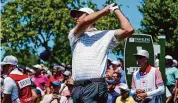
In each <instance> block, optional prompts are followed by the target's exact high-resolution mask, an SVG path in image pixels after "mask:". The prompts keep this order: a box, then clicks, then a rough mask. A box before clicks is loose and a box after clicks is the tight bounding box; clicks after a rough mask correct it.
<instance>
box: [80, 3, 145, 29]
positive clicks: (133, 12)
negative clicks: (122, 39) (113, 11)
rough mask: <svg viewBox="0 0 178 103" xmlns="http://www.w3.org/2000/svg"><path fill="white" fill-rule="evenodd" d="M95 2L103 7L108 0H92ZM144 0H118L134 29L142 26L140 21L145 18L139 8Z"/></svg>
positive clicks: (100, 7)
mask: <svg viewBox="0 0 178 103" xmlns="http://www.w3.org/2000/svg"><path fill="white" fill-rule="evenodd" d="M83 1H87V0H83ZM91 1H92V2H93V3H96V4H97V5H98V7H99V9H102V8H103V7H102V5H103V4H104V3H105V1H106V0H91ZM142 1H143V0H116V3H117V4H121V5H123V6H121V7H120V8H121V10H122V12H123V14H124V15H125V16H126V17H127V18H128V19H129V20H130V22H131V24H132V26H133V27H134V29H139V28H141V26H140V22H141V20H142V19H143V16H142V14H141V13H140V11H139V10H138V8H137V6H141V2H142Z"/></svg>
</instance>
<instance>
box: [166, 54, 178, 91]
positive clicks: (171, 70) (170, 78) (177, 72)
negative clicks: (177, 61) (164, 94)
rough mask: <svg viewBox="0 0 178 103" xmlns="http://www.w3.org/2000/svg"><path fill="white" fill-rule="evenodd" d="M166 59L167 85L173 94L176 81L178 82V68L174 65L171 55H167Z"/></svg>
mask: <svg viewBox="0 0 178 103" xmlns="http://www.w3.org/2000/svg"><path fill="white" fill-rule="evenodd" d="M165 59H166V70H165V72H166V86H167V87H168V89H169V91H170V92H171V94H174V93H173V90H175V89H176V86H175V85H176V82H178V69H177V68H176V67H174V66H173V58H172V56H170V55H166V56H165Z"/></svg>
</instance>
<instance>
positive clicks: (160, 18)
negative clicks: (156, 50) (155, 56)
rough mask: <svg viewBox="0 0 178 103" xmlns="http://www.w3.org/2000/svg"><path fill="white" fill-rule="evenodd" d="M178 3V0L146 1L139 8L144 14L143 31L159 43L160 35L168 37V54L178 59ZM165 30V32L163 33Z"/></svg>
mask: <svg viewBox="0 0 178 103" xmlns="http://www.w3.org/2000/svg"><path fill="white" fill-rule="evenodd" d="M177 8H178V1H177V0H144V1H143V2H142V6H140V7H139V10H140V12H142V13H143V16H144V18H143V20H142V21H141V25H142V29H141V31H142V32H143V33H146V34H150V35H152V36H153V38H154V41H155V42H157V41H158V38H157V36H158V35H161V34H164V35H165V36H166V44H165V46H166V54H169V55H172V56H173V57H174V58H176V59H178V57H177V56H176V53H177V52H178V39H177V38H178V9H177ZM162 30H163V31H162Z"/></svg>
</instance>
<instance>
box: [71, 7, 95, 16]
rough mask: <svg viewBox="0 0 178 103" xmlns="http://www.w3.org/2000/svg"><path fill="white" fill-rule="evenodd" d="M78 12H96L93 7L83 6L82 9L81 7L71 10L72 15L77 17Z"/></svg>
mask: <svg viewBox="0 0 178 103" xmlns="http://www.w3.org/2000/svg"><path fill="white" fill-rule="evenodd" d="M78 12H84V13H87V14H89V15H90V14H92V13H94V11H93V10H92V9H91V8H81V9H79V10H75V9H74V10H71V11H70V15H71V16H72V17H73V18H75V17H76V13H78Z"/></svg>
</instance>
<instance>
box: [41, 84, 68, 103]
mask: <svg viewBox="0 0 178 103" xmlns="http://www.w3.org/2000/svg"><path fill="white" fill-rule="evenodd" d="M60 87H61V83H60V82H57V81H54V82H52V83H51V89H53V90H52V92H51V93H50V94H46V95H44V97H43V100H42V103H61V102H62V101H61V100H63V103H64V101H65V100H66V101H67V98H66V97H65V96H60V95H59V89H60ZM65 103H67V102H65Z"/></svg>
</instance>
